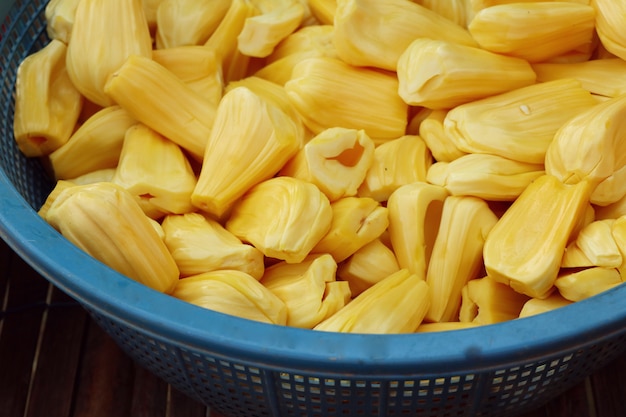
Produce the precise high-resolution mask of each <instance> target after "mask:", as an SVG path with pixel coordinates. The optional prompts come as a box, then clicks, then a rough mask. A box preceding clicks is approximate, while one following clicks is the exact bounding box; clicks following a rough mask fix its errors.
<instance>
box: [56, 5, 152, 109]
mask: <svg viewBox="0 0 626 417" xmlns="http://www.w3.org/2000/svg"><path fill="white" fill-rule="evenodd" d="M111 33H114V34H115V36H110V34H111ZM151 55H152V39H151V37H150V30H149V28H148V22H147V21H146V16H145V13H144V11H143V7H142V1H141V0H92V1H80V2H78V6H77V8H76V16H75V21H74V25H73V27H72V36H71V39H70V41H69V43H68V46H67V71H68V74H69V76H70V79H71V80H72V82H73V84H74V86H75V87H76V88H77V89H78V91H80V92H81V94H82V95H83V96H85V97H86V98H87V99H89V100H90V101H92V102H94V103H96V104H99V105H101V106H103V107H105V106H110V105H112V104H114V100H115V97H113V98H112V97H110V96H109V95H108V94H106V93H105V91H104V89H105V84H106V83H107V80H108V79H109V77H110V76H111V75H112V74H113V73H115V72H116V71H117V70H119V68H120V67H121V66H122V64H124V62H125V61H126V60H127V58H129V57H131V56H138V57H143V58H146V59H149V58H150V56H151ZM142 104H143V103H142Z"/></svg>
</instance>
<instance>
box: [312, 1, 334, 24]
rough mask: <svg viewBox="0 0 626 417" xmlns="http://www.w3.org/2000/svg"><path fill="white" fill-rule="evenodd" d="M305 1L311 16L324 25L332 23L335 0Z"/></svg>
mask: <svg viewBox="0 0 626 417" xmlns="http://www.w3.org/2000/svg"><path fill="white" fill-rule="evenodd" d="M307 3H308V4H309V7H310V9H311V13H312V14H313V16H314V17H315V18H316V19H317V20H318V21H320V23H322V24H324V25H332V24H333V22H334V21H335V12H336V10H337V0H308V1H307Z"/></svg>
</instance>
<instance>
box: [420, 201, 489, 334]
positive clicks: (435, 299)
mask: <svg viewBox="0 0 626 417" xmlns="http://www.w3.org/2000/svg"><path fill="white" fill-rule="evenodd" d="M497 221H498V218H497V217H496V215H495V214H494V213H493V212H492V211H491V209H490V208H489V206H488V205H487V203H486V202H485V201H484V200H481V199H479V198H476V197H468V196H450V197H448V198H446V200H445V201H444V203H443V211H442V214H441V221H440V224H439V231H438V233H437V237H436V238H435V242H434V245H433V248H432V254H431V257H430V262H429V263H428V268H427V272H426V282H427V283H428V287H429V289H430V294H431V305H430V309H429V311H428V313H427V314H426V320H427V321H435V322H438V321H455V319H456V318H457V317H458V309H459V305H460V301H461V290H462V289H463V287H464V286H465V284H467V282H468V281H469V280H472V279H475V278H478V276H479V275H480V274H481V272H482V267H483V262H482V261H483V246H484V243H485V239H486V238H487V236H488V234H489V232H490V231H491V229H492V228H493V226H494V225H495V224H496V222H497Z"/></svg>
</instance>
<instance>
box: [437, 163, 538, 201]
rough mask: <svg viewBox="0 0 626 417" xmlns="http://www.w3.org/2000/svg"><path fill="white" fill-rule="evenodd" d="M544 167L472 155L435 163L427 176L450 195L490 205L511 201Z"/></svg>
mask: <svg viewBox="0 0 626 417" xmlns="http://www.w3.org/2000/svg"><path fill="white" fill-rule="evenodd" d="M544 174H545V171H544V167H543V164H530V163H526V162H520V161H513V160H511V159H507V158H503V157H501V156H498V155H490V154H480V153H471V154H467V155H464V156H461V157H459V158H457V159H455V160H454V161H451V162H436V163H434V164H433V165H432V166H431V167H430V169H429V170H428V174H427V176H426V178H427V180H428V182H429V183H431V184H435V185H440V186H442V187H444V188H445V189H446V190H448V192H449V193H450V194H451V195H471V196H475V197H480V198H483V199H485V200H489V201H513V200H515V199H516V198H517V197H518V196H519V195H520V194H521V193H522V191H524V189H526V187H527V186H528V185H529V184H530V183H531V182H533V181H534V180H535V179H537V178H539V177H540V176H542V175H544Z"/></svg>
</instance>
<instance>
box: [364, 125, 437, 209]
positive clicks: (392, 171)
mask: <svg viewBox="0 0 626 417" xmlns="http://www.w3.org/2000/svg"><path fill="white" fill-rule="evenodd" d="M432 163H433V157H432V155H431V153H430V149H428V146H427V145H426V143H425V142H424V140H423V139H422V138H421V137H419V136H417V135H405V136H402V137H400V138H398V139H394V140H390V141H388V142H385V143H382V144H380V145H378V146H377V147H376V149H374V160H373V161H372V164H371V166H370V167H369V169H368V170H367V173H366V175H365V179H364V180H363V182H362V183H361V185H360V187H359V190H358V195H359V197H370V198H373V199H374V200H376V201H387V200H388V199H389V196H390V195H391V193H392V192H394V191H395V190H396V189H398V188H399V187H401V186H403V185H406V184H411V183H414V182H418V181H422V182H425V181H426V175H427V174H426V173H427V172H428V170H429V169H430V167H431V165H432Z"/></svg>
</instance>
